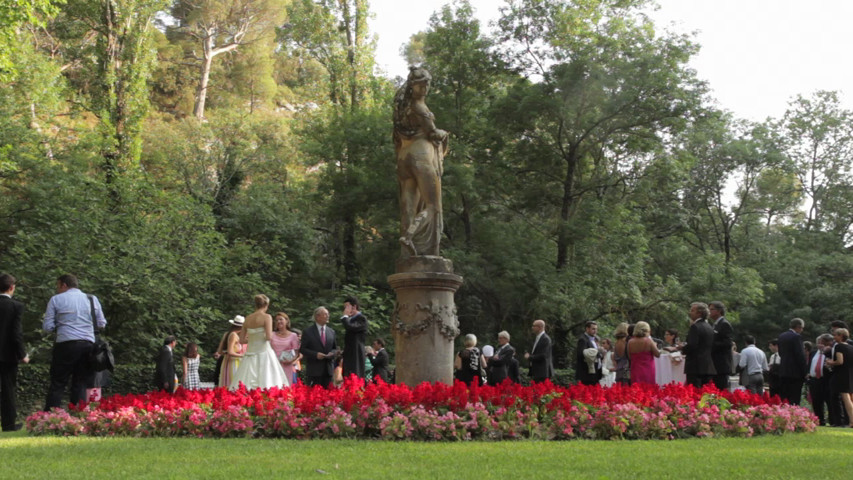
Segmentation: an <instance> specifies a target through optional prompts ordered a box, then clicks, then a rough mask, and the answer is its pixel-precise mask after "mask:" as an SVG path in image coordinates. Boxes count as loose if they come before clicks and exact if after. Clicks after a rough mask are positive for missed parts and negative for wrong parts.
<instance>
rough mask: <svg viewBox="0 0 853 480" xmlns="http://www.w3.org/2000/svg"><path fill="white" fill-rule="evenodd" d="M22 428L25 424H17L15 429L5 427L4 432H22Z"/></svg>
mask: <svg viewBox="0 0 853 480" xmlns="http://www.w3.org/2000/svg"><path fill="white" fill-rule="evenodd" d="M22 428H24V424H22V423H16V424H15V426H14V427H11V428H9V427H3V431H4V432H17V431H18V430H20V429H22Z"/></svg>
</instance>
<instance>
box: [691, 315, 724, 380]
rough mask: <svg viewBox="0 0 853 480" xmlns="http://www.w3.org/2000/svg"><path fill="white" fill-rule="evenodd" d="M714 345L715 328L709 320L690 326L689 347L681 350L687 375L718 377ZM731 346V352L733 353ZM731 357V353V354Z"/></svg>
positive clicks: (698, 321)
mask: <svg viewBox="0 0 853 480" xmlns="http://www.w3.org/2000/svg"><path fill="white" fill-rule="evenodd" d="M713 345H714V327H712V326H711V324H710V323H708V321H707V320H703V319H699V320H696V321H695V322H693V325H690V330H688V331H687V345H685V346H684V348H683V349H682V350H681V352H682V353H683V354H684V373H685V375H716V374H717V369H716V368H714V361H713V359H712V358H711V348H712V347H713ZM731 348H732V347H731V345H729V351H730V352H731ZM729 355H730V356H731V353H729Z"/></svg>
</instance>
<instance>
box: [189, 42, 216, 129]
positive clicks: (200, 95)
mask: <svg viewBox="0 0 853 480" xmlns="http://www.w3.org/2000/svg"><path fill="white" fill-rule="evenodd" d="M212 64H213V36H208V37H206V38H205V39H204V58H203V59H202V62H201V72H200V73H201V78H199V81H198V90H196V95H195V107H194V108H193V115H195V118H197V119H199V120H204V103H205V101H206V100H207V84H208V82H209V81H210V67H211V65H212Z"/></svg>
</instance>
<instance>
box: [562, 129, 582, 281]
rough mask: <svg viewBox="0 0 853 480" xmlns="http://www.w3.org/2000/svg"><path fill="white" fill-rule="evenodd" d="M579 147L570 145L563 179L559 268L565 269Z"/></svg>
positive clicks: (567, 257)
mask: <svg viewBox="0 0 853 480" xmlns="http://www.w3.org/2000/svg"><path fill="white" fill-rule="evenodd" d="M578 155H579V152H578V147H577V145H572V146H570V147H569V151H568V154H567V155H566V158H565V160H566V178H564V179H563V201H562V205H561V208H560V225H559V227H558V231H557V270H563V269H564V268H565V267H566V264H568V262H569V244H570V243H571V241H570V239H569V232H568V227H569V217H570V216H571V210H572V202H573V201H574V183H575V171H576V170H577V165H578Z"/></svg>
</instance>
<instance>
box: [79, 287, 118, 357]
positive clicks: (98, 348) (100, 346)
mask: <svg viewBox="0 0 853 480" xmlns="http://www.w3.org/2000/svg"><path fill="white" fill-rule="evenodd" d="M86 296H87V297H89V312H90V314H91V316H92V331H93V332H94V334H95V345H94V346H92V352H91V353H90V354H89V366H90V367H91V368H92V371H93V372H100V371H102V370H109V371H111V372H112V371H113V369H114V368H115V366H116V361H115V358H114V357H113V349H112V347H110V344H109V343H107V341H106V340H104V339H103V338H101V336H100V335H98V321H97V320H95V299H94V297H92V296H91V295H86Z"/></svg>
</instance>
